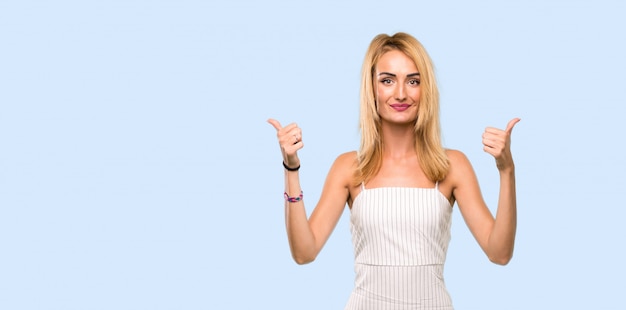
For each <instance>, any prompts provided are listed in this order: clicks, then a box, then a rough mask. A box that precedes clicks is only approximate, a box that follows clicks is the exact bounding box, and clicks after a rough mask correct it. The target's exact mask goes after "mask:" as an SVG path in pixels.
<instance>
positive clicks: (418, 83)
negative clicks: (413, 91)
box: [409, 79, 420, 86]
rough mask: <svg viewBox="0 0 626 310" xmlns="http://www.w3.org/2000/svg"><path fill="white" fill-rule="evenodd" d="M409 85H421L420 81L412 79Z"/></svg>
mask: <svg viewBox="0 0 626 310" xmlns="http://www.w3.org/2000/svg"><path fill="white" fill-rule="evenodd" d="M409 84H410V85H413V86H418V85H420V80H419V79H411V80H409Z"/></svg>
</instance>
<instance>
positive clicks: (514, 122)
mask: <svg viewBox="0 0 626 310" xmlns="http://www.w3.org/2000/svg"><path fill="white" fill-rule="evenodd" d="M519 121H521V119H519V118H517V117H516V118H514V119H512V120H510V121H509V123H508V124H507V125H506V129H505V130H504V131H506V132H507V133H509V134H511V131H513V127H514V126H515V124H517V123H518V122H519Z"/></svg>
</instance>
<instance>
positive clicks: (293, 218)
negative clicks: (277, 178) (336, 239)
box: [268, 120, 350, 264]
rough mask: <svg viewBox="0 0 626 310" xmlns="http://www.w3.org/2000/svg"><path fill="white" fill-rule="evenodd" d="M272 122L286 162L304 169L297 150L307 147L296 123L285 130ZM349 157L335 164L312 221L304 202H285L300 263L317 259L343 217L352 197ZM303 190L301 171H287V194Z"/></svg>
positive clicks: (290, 237) (293, 251)
mask: <svg viewBox="0 0 626 310" xmlns="http://www.w3.org/2000/svg"><path fill="white" fill-rule="evenodd" d="M268 122H269V123H270V124H272V126H274V128H276V131H277V137H278V141H279V144H280V147H281V152H282V154H283V161H284V163H285V164H286V165H287V167H290V168H295V167H298V166H300V160H299V159H298V156H297V151H298V150H300V149H301V148H302V147H303V143H302V140H301V137H302V132H301V130H300V128H298V127H297V125H295V124H290V125H288V126H286V127H284V128H283V127H281V126H280V123H278V121H275V120H269V121H268ZM294 142H295V143H294ZM347 157H348V156H346V155H342V156H340V157H339V158H338V159H337V160H336V161H335V163H334V164H333V166H332V168H331V170H330V172H329V174H328V177H327V180H326V183H325V184H324V188H323V191H322V195H321V198H320V201H319V203H318V204H317V206H316V207H315V209H314V210H313V213H312V214H311V217H310V219H307V214H306V210H305V208H304V199H302V200H300V201H297V202H288V201H285V224H286V228H287V238H288V240H289V247H290V249H291V255H292V256H293V259H294V260H295V261H296V263H298V264H306V263H310V262H312V261H313V260H315V258H316V257H317V255H318V254H319V252H320V251H321V249H322V247H323V246H324V244H325V243H326V241H327V240H328V237H329V236H330V234H331V233H332V231H333V229H334V228H335V226H336V225H337V222H338V221H339V218H340V217H341V214H342V212H343V208H344V207H345V204H346V201H347V199H348V195H349V192H348V178H346V176H349V174H346V173H345V172H346V171H347V169H349V167H350V166H349V165H348V166H347V165H346V163H348V161H347V159H348V158H347ZM301 191H302V189H301V187H300V177H299V171H289V170H287V169H285V193H287V195H289V196H290V197H298V196H299V195H300V193H301Z"/></svg>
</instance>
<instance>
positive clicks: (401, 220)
mask: <svg viewBox="0 0 626 310" xmlns="http://www.w3.org/2000/svg"><path fill="white" fill-rule="evenodd" d="M451 220H452V206H451V205H450V202H449V201H448V199H447V198H446V197H445V196H444V195H443V194H441V192H439V189H438V185H437V186H435V188H407V187H381V188H372V189H366V188H365V187H364V186H362V190H361V193H360V194H359V195H358V196H357V197H356V198H355V200H354V203H353V204H352V209H351V215H350V230H351V232H352V243H353V246H354V260H355V266H354V269H355V273H356V278H355V286H354V290H353V291H352V295H350V299H349V300H348V303H347V305H346V307H345V309H346V310H357V309H358V310H367V309H375V310H385V309H390V310H391V309H394V310H395V309H453V308H452V301H451V299H450V296H449V294H448V291H447V290H446V287H445V283H444V279H443V265H444V262H445V260H446V253H447V250H448V243H449V241H450V225H451Z"/></svg>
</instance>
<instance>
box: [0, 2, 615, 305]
mask: <svg viewBox="0 0 626 310" xmlns="http://www.w3.org/2000/svg"><path fill="white" fill-rule="evenodd" d="M625 14H626V4H625V3H624V2H623V1H622V2H620V1H603V0H600V1H482V2H474V1H437V2H435V1H386V2H381V1H354V2H350V1H347V2H341V1H325V0H324V1H314V2H306V3H296V2H293V3H288V2H286V1H285V3H281V2H280V1H263V2H261V1H258V2H254V1H219V2H218V1H209V2H207V1H197V0H195V1H194V0H187V1H185V0H183V1H146V0H130V1H12V0H3V1H2V2H0V309H342V308H343V306H344V305H345V302H346V301H347V298H348V296H349V294H350V291H351V289H352V285H353V275H354V274H353V266H352V263H353V262H352V259H353V257H352V246H351V243H350V233H349V222H348V217H347V215H348V213H347V212H346V213H345V214H344V216H343V217H342V219H341V221H340V222H339V224H338V226H337V228H336V229H335V232H334V233H333V235H332V236H331V238H330V240H329V241H328V243H327V244H326V247H325V248H324V249H323V250H322V252H321V253H320V255H319V256H318V258H317V260H316V261H315V262H314V263H312V264H310V265H305V266H298V265H296V264H295V263H294V262H293V261H292V260H291V257H290V254H289V249H288V245H287V241H286V234H285V229H284V215H283V198H282V192H283V169H282V167H281V165H280V159H281V158H280V152H279V149H278V144H277V142H276V138H275V131H274V129H273V128H272V127H271V126H270V125H269V124H267V123H266V120H267V119H268V118H270V117H272V118H276V119H278V120H279V121H281V122H282V123H283V124H287V123H289V122H297V123H298V124H299V125H300V126H301V127H302V128H303V130H304V141H305V148H304V149H303V150H302V151H301V152H300V156H301V159H302V170H301V179H302V186H303V188H304V192H305V201H306V205H307V210H308V211H309V212H310V211H311V210H312V209H313V207H314V204H315V202H316V201H317V199H318V198H319V194H320V190H321V188H322V185H323V181H324V179H325V176H326V173H327V171H328V168H329V167H330V165H331V163H332V162H333V160H334V159H335V158H336V156H337V155H338V154H340V153H343V152H346V151H350V150H354V149H356V148H357V147H358V142H359V133H358V91H359V89H358V87H359V77H360V66H361V62H362V60H363V56H364V53H365V50H366V48H367V46H368V44H369V42H370V40H371V39H372V38H373V37H374V36H375V35H376V34H379V33H389V34H391V33H394V32H397V31H405V32H409V33H411V34H413V35H414V36H416V37H417V38H418V39H419V40H420V41H421V42H422V43H423V44H424V45H425V47H426V48H427V50H428V51H429V53H430V55H431V57H432V58H433V61H434V63H435V66H436V70H437V76H438V80H439V86H440V91H441V102H442V108H441V117H442V132H443V138H444V144H445V146H446V147H449V148H454V149H459V150H462V151H463V152H465V154H466V155H467V156H468V157H469V158H470V160H471V161H472V163H473V165H474V168H475V170H476V172H477V174H478V177H479V181H480V183H481V186H482V189H483V194H484V196H485V199H486V201H487V202H488V204H489V205H490V207H491V208H492V211H495V206H496V202H497V190H498V175H497V171H496V168H495V165H494V162H493V158H491V157H490V156H489V155H488V154H486V153H484V152H483V151H482V145H481V142H480V141H481V134H482V131H483V130H484V128H485V127H486V126H497V127H501V128H504V126H505V125H506V123H507V122H508V121H509V120H510V119H511V118H513V117H520V118H521V119H522V121H521V122H520V123H519V124H518V125H517V126H516V128H515V130H514V132H513V146H512V149H513V152H514V156H515V160H516V167H517V188H518V207H519V227H518V235H517V244H516V252H515V256H514V258H513V260H512V262H511V263H510V264H509V265H508V266H506V267H501V266H496V265H493V264H491V263H490V262H489V261H488V260H487V258H486V257H485V255H484V254H483V253H482V252H481V250H480V248H479V247H478V245H477V244H476V242H475V241H474V239H473V238H472V236H471V234H470V233H469V231H468V229H467V227H466V226H465V224H464V222H463V219H462V218H461V217H460V214H459V212H458V210H456V209H455V212H454V218H453V231H452V234H453V237H452V241H451V244H450V250H449V252H448V261H447V265H446V270H445V276H446V283H447V285H448V289H449V291H450V293H451V295H452V298H453V301H454V303H455V306H456V308H457V309H622V308H621V307H623V300H622V298H621V297H622V296H621V295H622V294H623V289H624V284H623V283H624V278H626V270H625V268H624V261H626V255H625V254H624V253H623V242H624V241H623V239H624V236H626V234H625V232H626V229H625V228H624V225H623V224H622V222H623V221H624V218H625V217H626V212H625V211H624V202H623V199H622V195H623V193H624V185H626V183H625V181H624V176H625V175H626V164H625V163H624V159H623V158H624V155H623V153H622V149H623V147H624V137H623V135H624V127H623V117H622V113H621V112H622V111H623V108H622V106H623V105H624V103H625V101H626V87H625V86H624V85H625V82H626V78H625V77H624V72H626V61H625V60H624V55H626V41H625V33H624V30H625V29H626V22H625V21H624V16H625Z"/></svg>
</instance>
